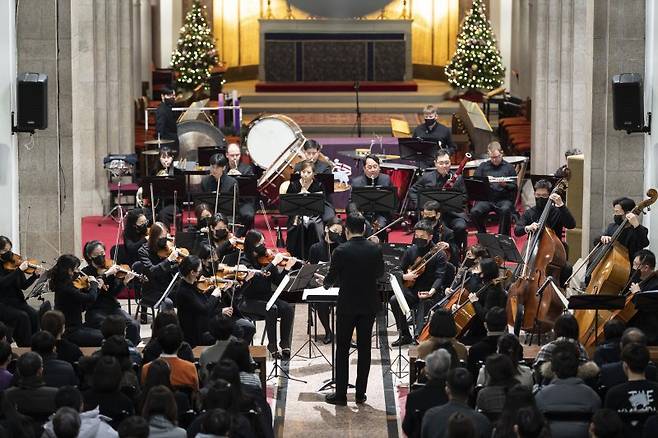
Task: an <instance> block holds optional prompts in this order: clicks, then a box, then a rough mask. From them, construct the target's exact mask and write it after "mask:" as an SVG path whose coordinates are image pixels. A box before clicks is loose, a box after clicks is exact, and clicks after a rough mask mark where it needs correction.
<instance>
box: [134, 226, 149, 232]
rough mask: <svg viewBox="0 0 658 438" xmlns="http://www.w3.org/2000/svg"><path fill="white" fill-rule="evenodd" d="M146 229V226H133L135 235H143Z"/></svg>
mask: <svg viewBox="0 0 658 438" xmlns="http://www.w3.org/2000/svg"><path fill="white" fill-rule="evenodd" d="M147 229H148V224H141V225H135V231H137V234H145V233H146V230H147Z"/></svg>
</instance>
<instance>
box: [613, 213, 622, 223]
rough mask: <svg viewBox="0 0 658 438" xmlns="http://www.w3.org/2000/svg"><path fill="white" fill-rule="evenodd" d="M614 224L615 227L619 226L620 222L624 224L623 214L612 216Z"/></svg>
mask: <svg viewBox="0 0 658 438" xmlns="http://www.w3.org/2000/svg"><path fill="white" fill-rule="evenodd" d="M613 218H614V220H615V223H616V224H617V225H621V223H622V222H624V215H623V214H616V215H614V216H613Z"/></svg>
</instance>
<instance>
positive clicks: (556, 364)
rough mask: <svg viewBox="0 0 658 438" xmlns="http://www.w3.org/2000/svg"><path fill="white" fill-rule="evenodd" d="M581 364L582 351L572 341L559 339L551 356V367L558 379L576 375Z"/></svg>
mask: <svg viewBox="0 0 658 438" xmlns="http://www.w3.org/2000/svg"><path fill="white" fill-rule="evenodd" d="M579 364H580V351H578V347H577V346H576V344H574V343H573V342H570V341H558V342H556V343H555V348H554V349H553V353H552V356H551V369H552V370H553V373H555V375H556V376H557V377H558V379H567V378H569V377H576V375H577V374H578V365H579Z"/></svg>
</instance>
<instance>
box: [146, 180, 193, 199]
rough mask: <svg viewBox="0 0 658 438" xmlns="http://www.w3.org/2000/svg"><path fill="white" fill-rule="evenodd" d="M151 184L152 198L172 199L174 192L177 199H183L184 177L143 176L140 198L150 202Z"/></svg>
mask: <svg viewBox="0 0 658 438" xmlns="http://www.w3.org/2000/svg"><path fill="white" fill-rule="evenodd" d="M151 184H153V196H154V197H160V198H173V193H174V192H176V197H177V198H178V199H183V197H184V195H185V193H186V192H187V191H186V189H185V176H184V175H168V176H145V177H143V178H142V183H141V187H142V197H145V198H147V199H149V200H151V201H152V199H151V198H150V196H151Z"/></svg>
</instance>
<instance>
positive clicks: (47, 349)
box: [30, 330, 55, 359]
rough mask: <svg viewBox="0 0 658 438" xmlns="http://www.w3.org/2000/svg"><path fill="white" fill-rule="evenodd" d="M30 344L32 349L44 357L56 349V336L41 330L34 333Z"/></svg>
mask: <svg viewBox="0 0 658 438" xmlns="http://www.w3.org/2000/svg"><path fill="white" fill-rule="evenodd" d="M30 346H31V348H32V351H34V352H35V353H38V354H39V355H40V356H41V358H42V359H43V358H44V357H46V356H48V355H51V354H53V352H54V351H55V337H54V336H53V335H51V334H50V332H47V331H45V330H41V331H39V332H36V333H35V334H33V335H32V339H31V343H30Z"/></svg>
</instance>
